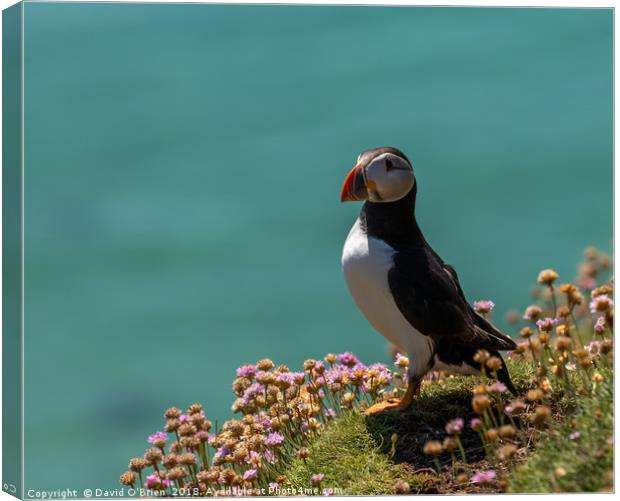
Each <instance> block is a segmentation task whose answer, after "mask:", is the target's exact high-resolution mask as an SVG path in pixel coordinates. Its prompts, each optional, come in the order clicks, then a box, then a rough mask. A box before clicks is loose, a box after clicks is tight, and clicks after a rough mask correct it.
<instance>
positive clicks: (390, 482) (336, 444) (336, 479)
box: [286, 411, 433, 495]
mask: <svg viewBox="0 0 620 501" xmlns="http://www.w3.org/2000/svg"><path fill="white" fill-rule="evenodd" d="M306 461H307V462H306V463H304V462H303V461H302V460H300V459H296V460H295V461H294V462H293V464H292V466H291V469H290V470H289V472H288V473H287V474H286V477H287V480H288V481H289V482H290V483H291V485H310V477H311V476H312V475H313V474H315V473H323V474H325V479H324V481H323V485H324V486H325V487H329V488H333V489H334V490H336V494H357V495H363V494H392V493H393V486H394V483H395V482H396V481H397V480H398V479H400V480H404V481H406V482H408V483H409V484H410V486H411V488H412V492H426V491H428V490H429V489H430V488H431V487H432V484H433V481H432V478H431V477H429V475H424V474H422V475H415V474H413V473H412V472H411V471H410V469H408V468H407V467H406V466H405V465H404V464H400V465H397V464H394V462H393V461H392V460H391V458H390V457H389V454H384V453H382V452H381V450H380V447H379V446H378V444H377V442H376V441H375V438H373V436H372V434H371V433H370V432H369V430H368V428H367V427H366V422H365V419H364V417H363V416H362V415H361V414H360V413H359V412H357V411H351V412H347V413H346V414H344V415H343V416H342V417H340V418H339V419H337V420H336V422H335V423H334V424H333V425H332V426H330V427H329V429H328V430H326V431H325V432H324V433H323V434H322V435H321V436H320V437H319V438H318V439H317V440H316V441H315V442H314V443H313V444H312V446H311V447H310V457H309V458H308V459H307V460H306Z"/></svg>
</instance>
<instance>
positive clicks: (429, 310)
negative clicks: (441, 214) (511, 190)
mask: <svg viewBox="0 0 620 501" xmlns="http://www.w3.org/2000/svg"><path fill="white" fill-rule="evenodd" d="M416 195H417V182H416V178H415V176H414V172H413V166H412V164H411V162H410V161H409V159H408V158H407V157H406V156H405V154H404V153H403V152H402V151H400V150H398V149H396V148H393V147H380V148H373V149H369V150H366V151H363V152H362V153H361V154H360V155H359V156H358V158H357V163H356V165H355V167H353V168H352V169H351V171H350V172H349V173H348V174H347V176H346V178H345V180H344V183H343V185H342V191H341V195H340V200H341V202H356V201H360V202H364V204H363V206H362V209H361V211H360V215H359V217H358V218H357V220H356V221H355V223H354V224H353V227H352V228H351V230H350V232H349V234H348V236H347V238H346V241H345V244H344V248H343V251H342V270H343V274H344V278H345V282H346V284H347V287H348V289H349V292H350V293H351V296H352V297H353V300H354V302H355V303H356V305H357V307H358V308H359V310H360V311H361V312H362V314H363V315H364V317H366V319H367V320H368V322H369V323H370V324H371V325H372V327H373V328H374V329H375V330H376V331H378V332H379V333H380V334H381V335H382V336H383V337H385V338H386V339H387V340H388V341H389V342H391V343H392V344H393V345H395V346H396V347H397V349H399V350H401V352H404V353H406V354H407V356H408V357H409V368H408V370H407V380H408V381H407V389H406V391H405V393H404V395H403V397H402V398H401V399H397V398H393V399H388V400H386V401H385V402H382V403H380V404H377V405H376V406H373V407H371V408H370V409H368V410H367V412H366V413H367V414H372V413H374V412H379V411H382V410H387V409H392V408H394V409H400V410H406V409H408V408H409V407H410V406H411V405H412V403H413V401H414V399H415V396H416V395H417V393H418V391H419V389H420V386H421V382H422V380H423V378H424V376H425V375H426V374H427V373H428V372H430V371H447V372H451V373H457V374H468V375H476V374H480V373H481V365H480V363H478V362H476V361H475V360H474V356H475V354H476V352H478V350H486V351H487V352H488V353H489V355H490V356H495V357H498V358H500V359H501V360H502V367H501V368H500V369H499V370H498V371H496V375H497V379H498V380H499V381H501V382H502V383H504V384H505V385H506V387H507V389H508V390H509V391H511V392H512V393H515V388H514V385H513V384H512V381H511V379H510V375H509V373H508V370H507V368H506V365H505V363H504V361H503V359H502V357H501V355H500V353H499V351H500V350H514V349H515V348H516V344H515V342H514V341H513V340H512V339H511V338H510V337H509V336H507V335H506V334H504V333H503V332H501V331H500V330H499V329H497V328H496V327H495V326H494V325H493V324H491V323H490V322H489V321H488V320H487V319H486V318H484V317H483V316H481V315H479V314H478V313H477V312H476V311H475V310H474V309H473V308H472V307H471V306H470V305H469V303H468V302H467V300H466V299H465V295H464V294H463V289H462V288H461V285H460V283H459V278H458V276H457V274H456V270H455V269H454V268H453V267H452V266H450V265H449V264H446V263H445V262H444V261H443V259H441V257H439V255H438V254H437V253H436V252H435V251H434V250H433V248H432V247H431V246H430V245H429V243H428V242H427V241H426V239H425V238H424V235H423V233H422V230H421V229H420V227H419V225H418V223H417V220H416V216H415V204H416ZM373 408H375V410H374V411H373Z"/></svg>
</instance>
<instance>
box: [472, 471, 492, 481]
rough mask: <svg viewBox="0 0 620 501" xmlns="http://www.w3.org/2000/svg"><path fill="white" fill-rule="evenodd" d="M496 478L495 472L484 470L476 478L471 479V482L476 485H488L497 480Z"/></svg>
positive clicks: (475, 475) (476, 474)
mask: <svg viewBox="0 0 620 501" xmlns="http://www.w3.org/2000/svg"><path fill="white" fill-rule="evenodd" d="M496 477H497V473H495V471H494V470H482V471H479V472H477V473H475V474H474V476H473V477H471V481H472V482H473V483H474V484H488V483H490V482H492V481H493V480H495V478H496Z"/></svg>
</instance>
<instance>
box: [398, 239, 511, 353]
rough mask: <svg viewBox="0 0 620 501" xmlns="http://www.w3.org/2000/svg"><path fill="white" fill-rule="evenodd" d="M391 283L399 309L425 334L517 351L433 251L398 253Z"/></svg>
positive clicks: (479, 345) (472, 345) (470, 344)
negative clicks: (473, 304)
mask: <svg viewBox="0 0 620 501" xmlns="http://www.w3.org/2000/svg"><path fill="white" fill-rule="evenodd" d="M388 282H389V286H390V290H391V292H392V295H393V296H394V300H395V302H396V305H397V306H398V309H399V310H400V311H401V313H402V314H403V315H404V317H405V318H406V319H407V320H408V321H409V323H410V324H411V325H412V326H413V327H414V328H415V329H416V330H418V331H420V332H421V333H422V334H424V335H426V336H431V337H435V338H445V337H449V338H453V339H458V340H459V341H461V342H464V343H467V344H468V345H469V346H471V347H475V348H481V349H487V350H510V349H514V342H513V341H512V339H510V338H509V337H507V336H505V335H504V334H502V333H500V332H499V331H497V329H495V328H493V327H492V326H491V324H489V323H488V322H486V320H484V319H483V318H482V317H480V316H479V315H477V314H476V313H475V312H474V311H473V310H472V309H471V307H470V306H469V305H468V304H467V301H466V300H465V297H464V295H463V291H462V290H461V286H460V284H459V282H458V278H457V277H456V273H455V272H454V270H453V269H452V268H451V267H449V266H448V267H446V265H445V264H444V263H443V261H442V260H441V258H439V256H437V255H436V254H435V253H434V252H433V251H432V250H430V249H429V248H417V249H410V250H407V251H400V252H398V253H396V254H395V255H394V266H393V267H392V269H391V270H390V271H389V273H388ZM472 313H473V315H472ZM476 317H478V318H476ZM478 319H480V320H482V322H480V321H479V320H478ZM485 323H486V324H487V325H488V326H491V327H492V330H487V325H485ZM494 331H495V332H494Z"/></svg>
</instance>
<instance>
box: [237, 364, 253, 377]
mask: <svg viewBox="0 0 620 501" xmlns="http://www.w3.org/2000/svg"><path fill="white" fill-rule="evenodd" d="M255 375H256V366H255V365H249V364H248V365H242V366H241V367H239V368H238V369H237V377H245V378H248V379H252V378H253V377H254V376H255Z"/></svg>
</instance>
